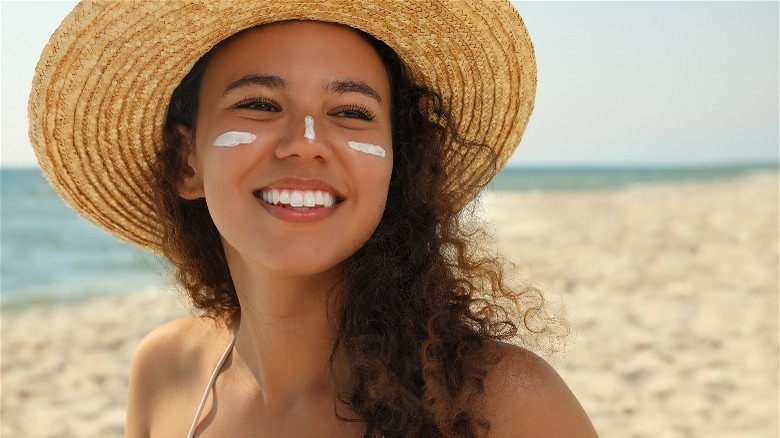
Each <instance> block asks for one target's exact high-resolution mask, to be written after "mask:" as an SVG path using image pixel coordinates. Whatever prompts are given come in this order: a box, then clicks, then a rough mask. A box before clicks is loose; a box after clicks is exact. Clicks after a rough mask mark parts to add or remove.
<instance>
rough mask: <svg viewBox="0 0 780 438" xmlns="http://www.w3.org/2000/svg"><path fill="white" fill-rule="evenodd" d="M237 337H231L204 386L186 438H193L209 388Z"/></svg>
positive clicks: (236, 335) (212, 384)
mask: <svg viewBox="0 0 780 438" xmlns="http://www.w3.org/2000/svg"><path fill="white" fill-rule="evenodd" d="M237 337H238V332H236V334H235V336H233V339H232V340H231V341H230V343H229V344H228V346H227V348H226V349H225V352H224V353H222V357H220V358H219V362H217V366H216V367H215V368H214V372H213V373H212V374H211V378H210V379H209V384H208V385H207V386H206V390H205V391H204V392H203V398H201V400H200V405H199V406H198V411H197V412H195V419H194V420H192V426H190V431H189V432H188V433H187V438H193V437H194V436H195V428H197V427H198V420H200V414H201V412H203V407H204V406H206V400H208V399H209V393H210V392H211V388H212V386H214V382H215V381H216V380H217V376H218V375H219V371H220V370H221V369H222V365H224V364H225V361H226V360H227V358H228V356H229V355H230V352H231V351H233V346H234V345H235V344H236V338H237Z"/></svg>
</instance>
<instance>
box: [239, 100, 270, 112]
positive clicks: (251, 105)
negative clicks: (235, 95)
mask: <svg viewBox="0 0 780 438" xmlns="http://www.w3.org/2000/svg"><path fill="white" fill-rule="evenodd" d="M259 105H266V106H268V107H271V109H267V108H263V109H261V108H255V106H259ZM233 108H241V109H250V110H258V111H274V112H279V111H281V108H279V105H277V104H276V102H274V101H273V100H270V99H265V98H261V97H248V98H246V99H243V100H241V101H239V102H237V103H236V104H235V105H233Z"/></svg>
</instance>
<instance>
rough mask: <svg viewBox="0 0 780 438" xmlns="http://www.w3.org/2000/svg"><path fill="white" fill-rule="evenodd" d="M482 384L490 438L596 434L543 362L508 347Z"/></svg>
mask: <svg viewBox="0 0 780 438" xmlns="http://www.w3.org/2000/svg"><path fill="white" fill-rule="evenodd" d="M491 348H494V349H495V352H496V353H498V356H497V357H498V358H500V359H499V361H498V363H497V364H496V365H494V366H493V368H492V369H491V370H490V372H489V373H488V375H487V378H486V381H485V399H484V409H485V412H486V413H487V417H488V420H489V421H490V424H491V428H490V430H491V432H490V436H491V437H527V438H536V437H540V438H541V437H544V438H556V437H561V438H579V437H582V438H592V437H596V436H597V434H596V431H595V429H594V428H593V425H592V424H591V422H590V419H589V418H588V416H587V414H586V413H585V411H584V410H583V408H582V406H581V405H580V403H579V402H578V401H577V398H576V397H575V396H574V394H573V393H572V392H571V390H570V389H569V387H568V386H567V385H566V383H565V382H564V381H563V379H561V376H560V375H558V373H557V372H556V371H555V370H554V369H553V368H552V366H550V364H548V363H547V362H546V361H545V360H544V359H542V358H541V357H539V356H537V355H536V354H534V353H532V352H530V351H528V350H526V349H524V348H521V347H518V346H515V345H510V344H505V343H497V344H494V346H493V347H491Z"/></svg>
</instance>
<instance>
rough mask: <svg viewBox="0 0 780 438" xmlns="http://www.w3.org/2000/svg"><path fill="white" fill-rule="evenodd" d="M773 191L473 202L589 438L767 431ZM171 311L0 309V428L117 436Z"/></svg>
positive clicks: (774, 273) (686, 190) (774, 346)
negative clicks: (553, 319)
mask: <svg viewBox="0 0 780 438" xmlns="http://www.w3.org/2000/svg"><path fill="white" fill-rule="evenodd" d="M778 183H779V181H778V175H777V174H762V175H755V176H750V177H744V178H740V179H737V180H729V181H715V182H696V183H676V184H670V185H654V186H640V187H635V188H629V189H621V190H604V191H591V192H554V193H550V192H538V193H534V192H524V193H519V192H512V193H510V192H499V193H493V194H490V195H487V196H486V197H485V199H484V212H485V216H486V217H488V218H491V219H492V226H491V228H493V229H494V231H495V236H496V240H497V241H498V244H499V246H500V248H501V249H502V251H503V252H504V254H505V255H506V256H507V257H508V258H510V259H511V260H513V261H514V262H516V263H517V264H518V265H519V269H520V272H521V273H522V276H523V277H524V278H526V279H528V280H529V281H533V282H534V283H535V284H537V285H538V286H540V287H541V288H542V289H544V290H545V291H546V293H547V296H548V298H549V300H550V301H551V302H553V303H554V304H557V305H562V306H563V307H564V309H565V312H566V318H567V320H568V323H569V325H570V328H571V332H572V333H571V335H570V336H569V338H568V341H567V343H568V347H567V348H566V349H565V351H563V352H561V353H559V354H555V355H554V356H552V357H549V358H548V359H549V360H550V361H551V363H553V365H554V366H555V367H556V369H558V370H559V372H560V373H561V375H562V376H563V377H564V379H565V380H566V381H567V383H568V384H569V386H570V387H571V388H572V390H573V391H574V392H575V394H576V395H577V396H578V398H579V399H580V402H581V403H582V404H583V406H584V407H585V409H586V411H587V412H588V413H589V414H590V416H591V418H592V420H593V423H594V425H595V426H596V429H597V430H598V432H599V434H600V435H601V436H602V437H626V438H632V437H653V438H659V437H661V438H666V437H669V438H676V437H708V438H719V437H734V438H737V437H739V438H742V437H751V438H772V437H778V358H779V357H780V347H779V344H778V292H779V291H778V287H779V286H780V284H779V281H780V279H779V273H778V269H779V268H778V267H779V266H780V256H779V254H778V245H779V244H780V239H779V238H778V200H779V194H778ZM187 313H188V310H187V307H186V306H185V305H183V304H182V303H181V302H180V300H179V298H178V296H177V295H176V294H175V293H174V292H172V291H151V290H150V291H145V292H141V293H136V294H131V295H127V296H121V297H111V298H101V299H95V300H91V301H89V302H86V303H81V304H73V305H67V306H61V307H58V308H53V309H32V310H26V311H23V312H22V313H18V314H3V315H2V326H1V329H2V338H1V339H2V356H1V361H2V365H1V369H0V371H1V372H2V375H1V376H2V377H1V380H0V397H1V398H2V403H1V404H0V418H1V420H0V421H1V422H2V425H1V426H0V434H2V436H3V437H9V438H11V437H31V438H32V437H120V436H122V434H123V428H124V426H123V424H124V417H125V397H126V390H127V375H128V371H129V365H130V359H131V357H132V354H133V351H134V349H135V348H136V346H137V344H138V342H139V341H140V340H141V339H142V338H143V336H144V335H145V334H146V333H148V332H149V331H150V330H152V329H153V328H154V327H156V326H158V325H160V324H162V323H164V322H166V321H169V320H171V319H175V318H178V317H182V316H185V315H187ZM185 415H188V416H189V415H191V413H185Z"/></svg>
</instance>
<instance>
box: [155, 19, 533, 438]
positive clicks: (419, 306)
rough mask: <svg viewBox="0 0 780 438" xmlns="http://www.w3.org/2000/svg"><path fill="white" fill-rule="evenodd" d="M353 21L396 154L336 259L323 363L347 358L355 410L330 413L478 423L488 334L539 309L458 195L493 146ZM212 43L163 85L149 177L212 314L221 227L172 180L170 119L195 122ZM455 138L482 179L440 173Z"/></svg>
mask: <svg viewBox="0 0 780 438" xmlns="http://www.w3.org/2000/svg"><path fill="white" fill-rule="evenodd" d="M358 32H359V33H361V34H362V35H363V36H364V37H365V38H366V39H367V40H368V41H369V42H370V43H371V44H372V45H373V47H374V48H375V50H376V52H377V54H378V55H379V57H380V58H381V60H382V62H383V63H384V65H385V68H386V70H387V72H388V77H389V79H390V89H391V94H392V96H391V106H392V116H391V117H392V136H393V155H394V157H393V174H392V178H391V181H390V187H389V193H388V200H387V205H386V208H385V211H384V215H383V216H382V219H381V221H380V223H379V225H378V227H377V229H376V231H375V232H374V234H373V235H372V236H371V238H370V239H369V240H368V242H366V244H365V245H364V246H363V247H361V248H360V249H359V250H357V252H356V253H355V254H354V255H352V256H351V257H349V258H348V259H347V260H346V261H345V262H344V269H343V272H344V276H343V284H342V286H343V287H342V289H343V292H342V293H343V295H342V296H341V297H340V300H339V302H340V305H339V309H338V318H337V328H336V329H337V333H336V341H335V344H334V346H333V350H332V354H331V360H330V366H331V368H332V370H333V369H334V368H335V362H336V359H335V358H336V357H339V361H341V360H344V361H345V362H346V365H347V368H348V369H349V376H348V381H346V382H339V385H338V388H339V390H340V398H341V400H342V401H343V402H344V403H346V404H347V405H348V406H349V407H350V408H351V410H352V411H353V412H354V414H355V415H356V416H357V417H358V418H356V419H355V418H350V417H351V416H341V415H340V414H338V413H337V414H336V415H337V416H338V417H339V418H340V419H342V420H344V421H362V422H364V424H365V426H366V429H365V436H366V437H370V436H375V435H376V434H381V435H383V436H385V437H395V436H415V437H442V436H447V437H475V436H479V435H482V434H483V433H484V432H486V431H487V430H489V423H488V422H487V421H486V419H485V418H484V416H483V415H482V414H481V413H479V412H478V411H477V410H475V409H474V408H473V406H474V403H473V402H474V400H475V399H476V397H478V396H479V395H480V394H481V393H483V392H484V382H485V377H486V375H487V371H488V369H489V368H490V366H491V365H493V364H495V363H496V362H497V361H498V360H500V358H499V357H496V356H495V355H493V354H490V353H489V352H490V351H495V349H491V348H489V344H490V343H492V342H495V341H505V340H509V339H511V338H513V337H516V336H517V335H518V325H517V324H516V323H515V322H514V321H516V320H518V319H517V317H518V316H519V317H520V319H519V321H523V322H524V321H525V319H524V318H525V317H527V316H529V315H532V314H534V313H535V312H538V311H539V310H540V308H541V295H540V294H539V292H538V291H537V290H536V289H534V288H525V289H517V288H511V287H509V286H508V285H507V283H506V282H505V280H504V271H503V267H504V265H505V264H504V262H503V260H502V259H501V258H500V257H498V256H496V255H495V254H491V253H489V252H486V251H481V250H480V248H482V246H481V245H480V241H481V240H482V239H483V238H484V237H485V235H484V232H482V231H481V230H480V229H479V228H475V227H474V226H471V225H469V223H467V221H466V219H467V218H468V215H465V214H463V212H462V209H461V208H460V207H461V205H460V200H462V199H463V198H464V196H467V195H469V194H474V193H477V192H478V191H480V190H481V189H482V188H484V186H485V185H486V184H487V183H488V181H489V180H490V179H491V178H492V177H493V176H494V175H495V173H496V170H495V164H494V163H495V159H494V158H493V155H492V149H491V148H489V147H487V146H486V145H483V144H479V143H477V142H470V141H467V140H466V139H463V138H461V137H460V136H459V135H458V133H457V132H456V130H455V128H454V126H455V125H454V123H453V120H452V118H451V116H450V113H449V112H448V111H447V109H446V108H445V107H444V104H443V100H442V98H441V96H440V94H439V93H437V92H436V91H434V90H431V89H428V88H426V87H423V86H420V85H418V84H415V83H414V81H413V80H412V76H411V74H410V72H409V70H408V68H407V66H406V65H405V64H404V62H403V61H402V60H401V59H400V58H399V56H398V55H397V54H396V53H395V52H394V51H393V50H392V49H390V48H389V47H388V46H387V45H385V44H384V43H383V42H381V41H379V40H377V39H375V38H373V37H371V36H370V35H367V34H364V33H362V32H360V31H358ZM223 43H224V42H223ZM218 47H219V46H218ZM215 49H216V48H215ZM215 49H212V51H211V52H209V53H208V54H206V55H204V56H203V57H202V58H201V59H200V60H199V61H198V62H197V63H196V64H195V66H194V67H193V68H192V70H191V71H190V72H189V74H188V75H187V76H186V77H185V78H184V80H183V81H182V82H181V84H180V85H179V87H178V88H177V89H176V90H175V92H174V94H173V97H172V98H171V102H170V105H169V110H168V115H167V120H166V123H165V130H164V148H163V149H162V150H161V151H160V152H159V154H158V156H157V161H156V163H155V166H154V174H155V181H154V185H155V187H156V192H157V196H158V199H157V204H158V205H157V207H158V211H157V214H158V216H159V220H160V221H161V222H162V224H163V225H164V227H163V228H164V230H165V235H164V236H163V241H162V248H163V251H164V255H165V256H166V257H167V258H168V260H169V261H170V263H171V264H172V266H173V267H174V271H175V276H176V279H177V280H178V282H179V283H180V284H181V285H182V286H183V288H184V289H185V290H186V292H187V293H188V295H189V297H190V299H191V300H192V303H193V305H194V306H195V307H196V308H198V309H201V310H203V311H205V313H206V314H208V315H210V316H213V317H215V318H221V317H225V316H228V315H230V314H232V313H234V312H235V311H237V310H239V302H238V297H237V295H236V290H235V287H234V285H233V282H232V279H231V277H230V273H229V271H228V265H227V262H226V258H225V253H224V249H223V247H222V243H221V240H220V235H219V232H218V230H217V229H216V227H215V225H214V223H213V222H212V220H211V217H210V216H209V213H208V210H207V208H206V204H205V200H203V199H199V200H195V201H189V200H184V199H182V198H181V197H180V196H179V194H178V191H177V184H176V182H177V178H178V175H179V173H180V172H181V170H182V160H181V157H182V151H181V148H183V147H184V148H186V147H191V146H190V145H187V144H185V143H184V142H183V141H182V139H181V137H180V134H179V132H178V130H177V128H176V127H177V125H183V126H186V127H188V128H190V129H193V130H194V129H196V127H195V123H194V121H195V118H196V114H197V111H198V91H199V87H200V82H201V78H202V76H203V72H204V70H205V67H206V65H207V64H208V61H209V58H210V56H211V53H213V52H214V50H215ZM193 137H194V136H193ZM453 144H458V145H460V146H467V147H472V148H479V149H480V150H481V153H482V154H483V155H484V158H485V162H486V163H490V164H489V165H490V166H491V168H490V169H489V170H490V171H489V172H486V176H485V177H484V178H483V179H482V180H480V181H477V182H475V183H473V184H462V185H459V186H457V187H454V188H453V187H452V186H449V187H448V186H447V184H446V183H447V182H448V180H449V178H450V176H449V175H448V174H447V170H446V168H445V165H444V155H445V151H446V149H447V148H448V147H451V145H453ZM531 292H533V293H531ZM529 293H530V295H533V296H535V297H536V298H535V299H533V300H531V302H532V304H531V305H530V306H527V305H526V306H524V307H525V310H523V311H522V312H520V313H519V314H518V312H517V309H520V308H521V307H523V306H520V302H521V297H522V296H527V295H529ZM523 326H524V327H526V328H527V327H528V324H526V323H525V322H524V323H523ZM536 330H542V328H537V329H536ZM340 365H343V364H341V363H340ZM334 375H335V372H334Z"/></svg>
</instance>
